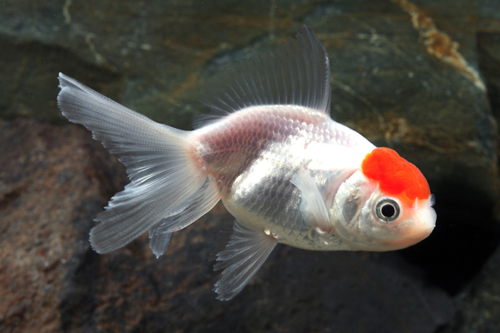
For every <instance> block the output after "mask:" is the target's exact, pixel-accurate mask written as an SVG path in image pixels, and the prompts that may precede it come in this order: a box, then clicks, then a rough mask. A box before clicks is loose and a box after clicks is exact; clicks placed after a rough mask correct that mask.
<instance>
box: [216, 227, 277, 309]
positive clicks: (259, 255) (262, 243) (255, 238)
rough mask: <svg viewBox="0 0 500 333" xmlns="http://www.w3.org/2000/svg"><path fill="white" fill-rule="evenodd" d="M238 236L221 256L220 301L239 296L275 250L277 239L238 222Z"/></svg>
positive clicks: (232, 237)
mask: <svg viewBox="0 0 500 333" xmlns="http://www.w3.org/2000/svg"><path fill="white" fill-rule="evenodd" d="M233 229H234V233H233V234H232V235H231V237H230V238H229V243H228V244H227V246H226V248H225V249H224V250H223V251H222V252H220V253H219V254H218V255H217V261H219V262H218V263H217V264H215V266H214V270H220V269H224V268H225V269H224V271H223V272H222V275H223V276H222V278H221V279H220V280H219V281H217V283H216V284H215V288H214V290H215V292H216V293H217V294H218V296H217V299H219V300H223V301H224V300H230V299H232V298H233V297H234V296H236V294H238V293H239V292H240V291H241V290H242V289H243V288H244V287H245V286H246V285H247V283H248V282H249V281H250V279H251V278H252V277H253V276H254V275H255V273H257V271H258V270H259V268H260V267H261V266H262V264H263V263H264V262H265V261H266V259H267V257H268V256H269V254H270V253H271V251H272V250H273V249H274V247H275V246H276V244H277V241H276V239H275V238H274V237H272V236H270V235H268V234H266V233H265V232H264V230H259V229H256V228H253V227H250V226H247V225H245V224H243V223H241V222H240V221H238V220H236V222H235V223H234V227H233Z"/></svg>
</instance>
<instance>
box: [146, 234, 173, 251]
mask: <svg viewBox="0 0 500 333" xmlns="http://www.w3.org/2000/svg"><path fill="white" fill-rule="evenodd" d="M171 240H172V233H171V232H167V233H163V234H158V233H155V230H154V227H153V228H151V229H150V230H149V247H150V248H151V251H153V253H154V255H155V256H156V258H159V257H160V256H161V255H162V254H164V253H165V252H166V251H167V249H168V246H169V245H170V241H171Z"/></svg>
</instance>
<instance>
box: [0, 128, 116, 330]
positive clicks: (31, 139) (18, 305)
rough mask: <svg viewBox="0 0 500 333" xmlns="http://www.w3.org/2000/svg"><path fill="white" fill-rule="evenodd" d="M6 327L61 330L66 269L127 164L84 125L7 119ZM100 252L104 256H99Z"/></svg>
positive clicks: (1, 299) (1, 256)
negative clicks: (122, 164) (119, 161)
mask: <svg viewBox="0 0 500 333" xmlns="http://www.w3.org/2000/svg"><path fill="white" fill-rule="evenodd" d="M0 142H2V144H1V145H0V165H1V166H2V168H1V169H0V248H1V252H0V331H3V332H7V331H18V332H19V331H23V332H35V331H37V332H54V331H60V330H61V328H62V326H61V323H62V322H64V320H66V318H61V312H60V309H59V307H60V303H61V298H62V297H63V295H64V294H65V293H67V292H68V291H67V290H66V289H67V288H68V287H69V286H68V285H67V281H66V280H65V277H66V275H67V274H69V273H70V272H72V271H74V270H75V269H78V268H77V267H78V266H79V265H81V260H82V257H84V256H86V255H90V256H93V257H95V259H96V258H97V256H95V255H94V254H93V253H92V252H89V251H90V250H89V243H88V241H87V236H86V235H87V233H88V231H89V230H90V227H91V226H92V224H93V222H92V219H93V217H94V216H95V214H96V213H97V212H98V211H100V210H101V209H102V206H103V204H104V203H105V202H106V200H107V198H108V197H109V190H110V188H111V187H113V189H115V188H116V187H118V186H117V185H118V183H119V182H120V179H123V177H124V174H123V169H118V170H119V172H117V169H116V166H117V162H116V161H113V159H112V158H110V156H109V154H107V153H106V152H104V149H103V148H102V147H99V146H100V144H98V143H96V142H93V140H91V136H90V134H89V133H88V132H86V131H85V130H84V129H82V128H80V127H77V126H73V125H70V126H65V127H62V128H61V127H56V126H53V125H49V124H44V123H38V122H36V121H33V120H26V119H20V120H17V121H15V122H12V123H9V122H5V121H0ZM96 260H97V259H96Z"/></svg>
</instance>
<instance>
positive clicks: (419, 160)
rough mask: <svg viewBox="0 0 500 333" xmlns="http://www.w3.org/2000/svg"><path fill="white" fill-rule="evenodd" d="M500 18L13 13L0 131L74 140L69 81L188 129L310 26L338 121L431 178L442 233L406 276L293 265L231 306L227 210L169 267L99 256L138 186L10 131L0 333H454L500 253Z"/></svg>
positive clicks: (423, 248) (135, 253)
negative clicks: (111, 222)
mask: <svg viewBox="0 0 500 333" xmlns="http://www.w3.org/2000/svg"><path fill="white" fill-rule="evenodd" d="M498 13H500V8H498V4H497V1H494V0H479V1H463V0H455V1H447V2H439V1H433V0H418V1H417V0H415V1H412V2H410V1H407V0H395V1H383V0H372V1H367V0H359V1H351V0H336V1H312V0H311V1H307V0H306V1H288V2H286V3H282V2H275V1H271V2H268V1H254V2H251V3H250V2H226V1H203V2H199V3H196V4H195V5H191V4H187V3H185V2H164V1H156V2H153V3H142V2H134V1H121V2H120V3H117V2H103V1H96V0H91V1H87V2H84V3H76V2H74V1H66V2H64V3H61V2H60V1H54V0H49V1H44V2H19V1H13V0H10V1H6V2H5V1H4V3H2V10H0V49H1V50H2V52H0V74H1V75H0V85H1V86H2V87H3V89H2V90H1V91H0V117H1V118H3V119H17V118H18V117H32V118H41V119H45V120H49V121H50V122H58V123H62V122H64V120H63V118H62V116H61V115H60V113H59V111H58V110H57V109H56V107H55V103H56V102H55V96H56V95H57V92H58V88H57V81H56V77H57V72H59V71H62V72H65V73H66V74H68V75H71V76H73V77H75V78H77V79H78V80H80V81H82V82H84V83H85V84H87V85H89V86H91V87H92V88H95V89H97V90H99V91H101V92H102V93H104V94H105V95H107V96H110V97H112V98H114V99H116V100H118V101H120V102H122V103H124V104H125V105H126V106H128V107H131V108H133V109H135V110H137V111H140V112H142V113H144V114H146V115H148V116H149V117H152V118H153V119H155V120H157V121H161V122H164V123H167V124H170V125H173V126H176V127H181V128H185V129H186V128H189V127H190V122H191V119H192V116H193V114H196V113H200V112H206V111H207V108H206V107H204V106H202V105H201V104H199V103H198V102H197V101H196V99H197V97H198V96H199V95H200V93H201V92H202V90H203V86H204V85H205V84H206V83H207V82H209V80H210V78H211V77H212V76H214V75H216V74H217V73H218V72H220V71H221V70H223V69H224V67H225V66H227V65H228V64H231V63H233V62H234V61H237V60H239V59H242V58H246V57H247V56H248V55H252V54H256V53H261V52H267V51H272V49H273V47H274V46H276V45H278V44H279V43H281V42H284V41H285V40H286V38H287V37H288V36H290V35H293V34H294V33H295V32H296V31H298V30H299V29H300V27H301V25H302V24H303V23H306V24H309V25H311V26H312V27H313V29H314V30H315V31H316V33H317V34H318V35H319V37H320V39H321V40H322V41H323V43H324V44H325V47H326V48H327V50H328V53H329V55H330V59H331V69H332V89H333V95H332V97H333V98H332V116H333V117H334V118H335V119H337V120H339V121H340V122H342V123H344V124H347V125H348V126H350V127H352V128H354V129H356V130H358V131H359V132H361V133H362V134H363V135H365V136H367V137H368V138H369V139H370V140H371V141H373V142H374V143H376V144H377V145H386V146H390V147H393V148H395V149H396V150H397V151H399V152H400V154H401V155H403V156H404V157H406V158H408V159H409V160H410V161H412V162H414V163H415V164H416V165H417V166H418V167H419V168H421V169H422V171H423V172H424V174H425V175H426V177H427V178H428V179H429V181H430V184H431V189H432V191H433V192H434V193H435V194H436V198H437V203H436V210H437V213H438V221H437V227H436V230H435V231H434V232H433V234H432V235H431V237H430V238H429V239H428V240H426V241H424V242H422V243H421V244H419V245H417V246H414V247H412V248H410V249H408V250H404V251H401V252H399V254H402V256H403V257H404V259H405V260H403V259H402V258H401V257H400V256H399V254H379V255H366V254H352V253H351V254H349V253H313V252H304V251H300V250H296V249H290V248H286V247H280V248H279V249H278V251H275V252H276V253H275V254H274V256H273V258H271V259H270V260H269V262H268V263H266V265H265V266H264V267H263V270H262V272H260V273H259V274H258V275H257V276H256V278H255V279H254V282H253V284H251V285H250V286H248V287H247V288H246V289H245V290H244V291H243V293H242V294H241V295H240V296H238V297H237V298H236V299H235V300H234V301H232V302H230V303H220V302H218V301H215V300H214V295H213V293H212V292H211V286H212V284H213V283H214V282H215V280H216V275H215V273H213V272H212V270H211V265H210V264H209V263H207V262H206V260H205V258H206V257H207V256H208V255H209V252H210V251H211V250H210V246H209V244H210V243H211V242H210V239H212V238H213V236H214V235H215V234H216V230H218V224H219V222H220V220H224V221H226V220H228V221H229V220H230V218H229V217H228V216H227V215H226V214H225V213H224V212H223V209H221V208H219V210H222V212H219V213H214V212H212V213H210V214H209V215H207V216H206V217H204V218H203V219H202V221H201V222H198V223H196V224H195V225H194V226H193V227H191V228H189V229H188V230H186V231H183V232H181V233H179V234H176V235H175V236H174V239H173V241H172V245H171V248H170V249H169V252H168V253H167V255H166V256H163V257H162V258H161V259H160V260H156V259H154V257H153V256H152V254H151V253H150V251H149V248H148V247H147V239H146V238H141V239H139V240H138V241H136V242H134V243H132V244H131V245H129V246H127V247H126V248H125V249H123V250H121V251H117V252H116V253H113V254H111V255H107V256H98V255H96V254H95V253H94V252H92V251H91V250H90V249H89V247H88V241H87V237H88V230H89V229H90V227H91V226H92V222H91V221H92V219H93V218H94V216H95V215H96V213H97V212H98V211H100V209H101V208H102V206H104V205H105V202H106V201H107V199H108V198H109V197H110V196H111V195H112V194H114V193H115V192H116V191H117V190H120V189H121V186H123V183H124V181H125V176H124V173H123V168H121V167H120V166H119V164H117V163H116V160H115V159H113V158H110V157H109V156H108V155H107V153H106V152H104V150H103V149H102V147H100V145H99V144H98V143H95V142H91V140H90V139H89V138H90V134H88V133H87V134H85V131H84V130H82V129H75V128H76V127H74V126H70V127H62V128H59V127H52V126H50V125H48V124H46V123H38V122H30V121H20V120H16V121H14V122H12V123H5V122H4V123H1V126H2V127H1V128H0V137H1V139H0V140H1V141H0V142H2V145H1V146H0V153H1V156H0V162H1V163H0V165H2V169H1V170H0V242H1V245H0V246H1V248H2V252H1V253H0V280H1V281H0V297H1V299H2V300H1V301H0V330H2V331H12V330H21V329H24V330H35V329H39V328H40V327H43V330H47V331H53V330H66V331H75V330H76V331H78V330H84V331H95V330H97V329H100V330H102V331H165V330H167V331H176V330H177V331H238V330H240V331H287V330H288V331H290V330H297V331H300V330H310V331H328V327H331V330H337V331H342V330H344V331H345V330H350V328H356V329H358V330H360V331H362V330H363V329H364V327H368V328H367V329H366V331H370V330H372V329H373V330H374V331H375V329H379V330H385V331H398V330H399V331H401V330H407V331H417V332H418V331H422V332H432V331H433V330H435V329H436V328H437V327H440V326H442V325H445V324H446V322H447V320H448V318H449V316H450V314H451V311H452V309H451V306H450V304H449V302H448V299H447V297H446V295H444V294H443V292H442V290H445V291H446V292H448V293H449V294H452V295H456V294H460V292H461V291H462V290H463V288H464V285H465V284H467V282H469V281H470V280H471V279H472V278H473V277H474V276H475V275H476V274H477V273H478V272H479V271H480V270H481V268H482V266H483V264H484V262H485V260H486V259H487V258H488V256H489V255H490V254H491V253H492V252H493V251H494V249H495V248H496V247H497V246H498V239H499V230H498V227H499V224H498V216H497V215H498V214H497V215H495V213H494V206H495V204H496V202H497V193H496V187H497V185H498V183H497V177H498V175H497V155H498V154H497V142H496V140H497V132H496V131H497V129H496V124H495V119H494V117H496V119H497V120H498V119H500V116H499V115H500V111H499V110H500V109H499V107H500V99H499V97H498V96H499V92H500V79H499V77H500V74H499V73H500V65H499V64H500V59H499V58H498V54H500V53H499V52H497V51H498V50H499V45H500V39H499V38H498V36H499V35H500V23H499V22H500V20H499V19H500V17H499V14H498ZM479 70H480V73H481V74H479ZM483 78H484V79H483ZM490 106H491V109H490ZM4 143H5V144H4ZM16 161H17V162H16ZM21 162H22V163H21ZM117 170H118V171H117ZM68 221H69V223H68ZM3 249H8V251H7V250H3ZM40 249H43V251H42V250H40ZM63 259H64V260H65V264H61V263H60V260H63ZM58 260H59V264H57V262H58ZM407 261H409V262H411V263H412V264H413V265H417V266H418V267H420V268H415V267H413V266H412V265H410V264H408V262H407ZM46 263H47V265H48V267H51V268H50V269H48V270H46V269H44V268H43V267H45V264H46ZM54 263H56V264H54ZM38 266H40V267H42V268H37V267H38ZM354 272H358V274H355V273H354ZM489 272H490V273H491V271H489ZM358 275H359V276H358ZM481 276H483V275H481ZM363 278H364V279H363ZM384 278H387V279H388V280H384ZM484 278H485V279H486V277H484ZM391 279H392V280H391ZM10 281H14V282H10ZM478 281H479V280H478ZM348 282H350V283H352V284H349V283H348ZM390 283H392V284H393V285H394V290H392V289H391V288H392V287H391V288H389V286H391V284H390ZM477 283H480V282H477ZM369 285H371V286H377V287H374V288H369ZM26 286H29V287H26ZM471 288H472V287H471ZM468 290H469V289H468ZM470 290H471V289H470ZM494 290H496V289H494ZM337 295H338V296H337ZM415 295H421V296H422V299H420V300H418V299H417V298H416V296H415ZM467 295H469V296H467V297H468V299H469V301H470V303H471V304H485V305H487V306H489V307H494V306H495V302H490V303H485V302H482V300H481V298H477V302H476V301H474V300H473V299H475V298H476V297H480V296H481V294H480V293H479V292H477V293H473V292H469V293H468V294H467ZM490 295H493V296H495V294H494V293H490ZM497 296H498V295H497ZM405 297H406V298H408V301H407V302H403V301H404V300H405ZM363 301H364V302H365V303H363ZM474 302H476V303H474ZM458 304H459V305H460V308H461V309H462V310H461V312H460V313H462V314H461V315H460V316H461V318H464V320H463V321H461V322H457V321H455V322H454V324H453V327H454V328H457V330H458V327H459V326H460V325H463V327H476V326H473V324H472V323H471V324H469V323H468V320H469V319H470V318H472V315H471V316H468V315H466V314H464V313H466V312H467V311H466V310H465V309H466V305H464V304H465V303H462V301H460V300H458ZM429 309H430V310H429ZM471 309H478V310H477V311H483V312H482V313H486V312H485V311H486V310H485V309H486V308H483V309H482V310H479V308H475V307H472V306H471ZM497 309H498V306H497V307H496V308H492V309H491V310H488V311H491V313H497V312H495V311H497ZM391 310H392V311H393V313H391ZM429 311H430V312H429ZM352 312H354V313H356V314H358V316H356V317H352V316H351V313H352ZM394 312H396V313H394ZM429 313H432V314H433V315H434V317H433V315H429ZM391 314H392V315H394V316H392V317H391ZM410 314H413V316H414V317H413V318H412V317H411V316H410ZM44 316H45V317H44ZM44 318H45V319H44ZM47 318H48V319H47ZM363 318H364V319H363ZM394 318H398V319H397V320H393V319H394ZM467 318H469V319H467ZM482 318H483V319H484V320H485V321H484V323H485V324H484V325H490V324H491V323H489V322H488V319H487V317H486V316H483V317H482ZM492 318H493V317H492ZM348 323H350V324H351V325H358V326H347V324H348ZM460 323H462V324H460ZM17 325H19V326H17ZM23 325H24V326H23ZM30 325H31V326H30ZM342 325H346V326H342ZM364 325H367V326H364ZM384 325H385V326H384ZM474 325H475V324H474ZM477 327H479V326H477ZM481 327H489V326H481Z"/></svg>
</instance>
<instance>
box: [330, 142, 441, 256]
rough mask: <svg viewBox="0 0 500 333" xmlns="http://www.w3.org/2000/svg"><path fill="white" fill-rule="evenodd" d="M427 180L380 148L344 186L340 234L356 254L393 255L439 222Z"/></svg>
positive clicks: (339, 212)
mask: <svg viewBox="0 0 500 333" xmlns="http://www.w3.org/2000/svg"><path fill="white" fill-rule="evenodd" d="M433 204H434V196H433V195H431V193H430V189H429V185H428V183H427V180H426V179H425V177H424V176H423V175H422V173H421V172H420V170H419V169H418V168H417V167H416V166H414V165H413V164H411V163H410V162H408V161H406V160H405V159H403V158H402V157H400V156H399V155H398V154H397V153H396V152H395V151H393V150H392V149H388V148H375V149H374V150H373V151H372V152H370V153H369V154H367V156H366V157H365V159H364V160H363V163H362V167H361V170H359V171H357V172H356V173H354V174H353V175H352V176H351V177H350V178H349V179H348V180H347V181H346V182H344V184H342V186H341V187H340V188H339V191H338V192H337V195H336V198H335V204H334V206H336V208H335V210H334V211H335V212H334V217H335V218H336V220H337V221H336V223H337V226H336V231H337V232H338V233H339V235H340V236H341V237H342V238H343V239H344V241H345V242H346V243H347V244H348V245H349V246H350V247H351V248H352V249H353V250H364V251H390V250H397V249H402V248H405V247H408V246H411V245H414V244H416V243H418V242H420V241H421V240H423V239H425V238H426V237H427V236H429V235H430V233H431V232H432V230H433V229H434V226H435V223H436V212H435V211H434V208H433V207H432V205H433Z"/></svg>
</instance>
